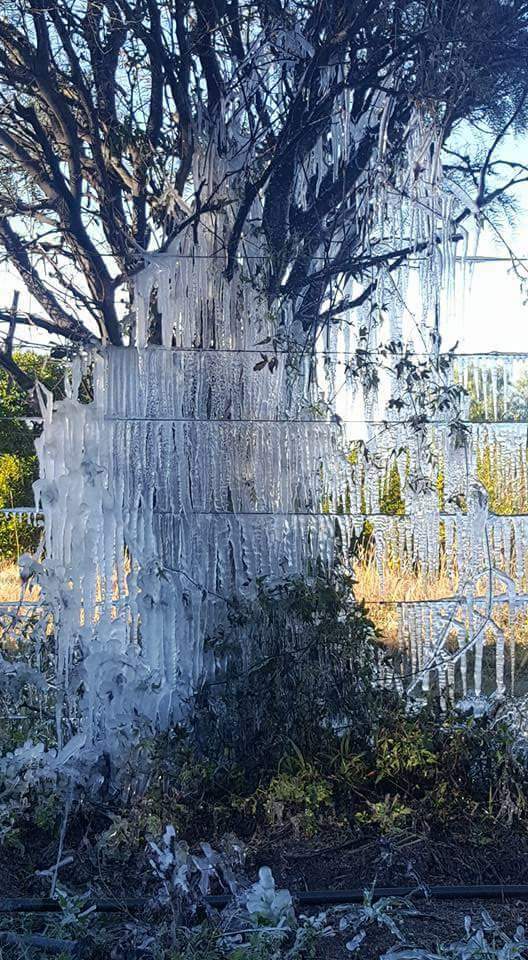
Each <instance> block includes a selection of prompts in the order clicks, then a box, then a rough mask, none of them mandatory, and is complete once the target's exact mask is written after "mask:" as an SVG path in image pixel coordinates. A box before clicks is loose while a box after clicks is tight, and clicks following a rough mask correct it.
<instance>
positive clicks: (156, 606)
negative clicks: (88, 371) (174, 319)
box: [36, 346, 352, 738]
mask: <svg viewBox="0 0 528 960" xmlns="http://www.w3.org/2000/svg"><path fill="white" fill-rule="evenodd" d="M259 357H260V354H259V353H258V352H256V351H254V352H251V351H245V350H241V351H234V350H219V351H213V350H207V351H192V350H168V349H165V348H163V347H156V346H149V347H147V348H143V349H136V348H108V349H106V350H105V351H104V352H103V353H102V354H100V355H98V356H94V357H92V358H87V359H88V363H90V364H93V383H94V388H93V389H94V398H93V401H92V402H90V403H82V402H80V400H79V398H78V391H79V385H80V378H81V371H80V368H79V366H77V369H76V371H74V375H73V382H72V386H71V389H70V396H69V397H67V398H66V399H65V400H63V401H61V402H59V403H57V404H56V406H55V408H52V405H51V398H50V397H47V398H44V427H43V432H42V436H41V437H40V439H39V440H38V441H37V448H38V454H39V460H40V480H39V482H38V484H37V486H36V492H37V497H38V500H39V502H40V504H41V508H42V511H43V513H44V517H45V529H46V565H45V566H46V582H45V584H44V590H45V594H46V597H47V600H48V602H50V603H51V604H52V606H53V607H54V613H55V620H56V648H57V659H58V669H59V673H60V676H61V677H62V679H63V682H64V684H65V686H66V688H67V690H69V692H70V694H71V696H72V697H74V696H76V695H77V694H78V692H79V690H81V693H80V696H81V701H82V702H81V705H80V714H81V716H82V717H83V718H84V721H83V722H84V729H85V734H86V736H89V737H90V738H96V737H99V736H103V735H104V736H106V737H108V736H109V735H111V731H112V730H115V729H117V728H119V727H120V725H123V724H125V717H126V716H127V715H128V716H129V717H130V715H131V711H132V710H133V711H135V713H136V714H137V715H138V716H141V715H145V716H146V717H148V718H149V719H150V720H152V721H157V722H160V723H161V724H166V723H168V722H169V721H170V720H177V719H180V718H181V716H182V714H183V713H184V712H185V710H186V708H187V700H188V698H189V697H190V696H191V695H192V693H193V691H194V690H195V689H196V686H197V685H198V683H199V681H200V678H201V677H202V676H203V675H204V673H205V674H209V675H211V674H212V673H214V669H215V658H216V657H217V653H216V648H215V643H214V640H215V638H218V637H219V636H221V633H222V628H223V627H224V625H225V623H226V619H227V613H228V610H229V604H230V602H231V601H232V599H233V598H234V597H239V598H240V597H244V596H251V595H252V593H253V592H254V590H255V586H256V581H257V578H259V577H263V576H271V577H272V578H278V577H292V576H296V575H301V574H307V573H309V572H310V570H311V569H312V570H313V568H314V566H315V564H316V563H320V562H322V563H323V564H325V565H327V566H330V565H331V564H332V560H333V552H334V543H335V516H334V515H333V514H332V513H331V512H327V513H325V512H324V511H323V498H325V503H326V509H328V502H329V499H330V500H331V501H337V500H339V499H341V500H342V498H343V496H344V492H345V487H347V486H348V485H349V483H350V476H349V464H348V462H347V460H346V458H345V457H344V455H343V449H342V440H341V431H340V428H339V425H338V423H336V421H335V420H332V419H329V418H327V419H326V420H321V418H320V416H319V418H318V417H317V416H316V415H315V413H314V404H313V402H312V401H313V398H312V397H311V395H310V390H311V388H310V385H309V379H310V378H309V377H306V378H304V377H303V373H302V370H299V369H297V370H296V371H295V372H294V373H292V372H291V370H290V371H289V370H288V369H287V357H286V355H285V354H284V355H278V356H277V357H276V360H275V362H274V364H273V365H272V367H271V368H270V366H269V365H267V364H266V365H264V366H262V367H261V368H260V369H255V366H256V365H257V366H258V361H259ZM306 381H308V383H307V382H306ZM351 529H352V528H351ZM345 536H346V531H345ZM81 678H82V682H80V680H81Z"/></svg>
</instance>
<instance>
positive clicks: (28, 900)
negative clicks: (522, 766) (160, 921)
mask: <svg viewBox="0 0 528 960" xmlns="http://www.w3.org/2000/svg"><path fill="white" fill-rule="evenodd" d="M292 897H293V899H294V900H295V901H296V902H297V903H298V904H299V905H300V906H303V907H323V906H336V905H339V904H347V903H363V900H364V899H365V888H363V887H356V888H354V889H352V890H300V891H297V892H292ZM372 897H373V899H374V900H381V899H382V897H399V898H408V897H413V898H418V899H420V900H428V899H429V898H430V899H432V900H528V884H524V883H504V884H503V883H492V884H469V885H465V884H461V885H459V884H457V885H449V884H448V885H446V886H442V885H432V886H429V887H375V889H374V890H373V892H372ZM204 899H205V902H206V903H207V904H208V905H209V906H210V907H216V908H219V909H221V908H222V907H225V906H227V905H228V903H229V902H230V901H231V899H232V898H231V897H230V896H226V895H223V894H222V895H219V896H209V897H205V898H204ZM149 902H150V901H149V899H148V898H147V897H123V899H119V898H118V897H116V898H115V899H114V900H94V901H93V904H90V903H87V904H86V907H87V908H88V907H89V906H91V905H93V906H94V907H95V908H96V911H97V912H98V913H122V912H125V911H130V912H134V911H137V910H141V909H143V908H144V907H146V906H147V905H148V904H149ZM59 911H60V904H59V903H58V901H57V900H50V899H46V898H41V897H4V898H0V914H11V913H58V912H59Z"/></svg>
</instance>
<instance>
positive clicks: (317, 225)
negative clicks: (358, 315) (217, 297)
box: [0, 0, 528, 374]
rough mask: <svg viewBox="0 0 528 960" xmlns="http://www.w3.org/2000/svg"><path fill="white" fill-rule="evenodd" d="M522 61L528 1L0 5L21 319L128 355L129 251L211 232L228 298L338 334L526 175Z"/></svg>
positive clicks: (6, 234) (58, 1)
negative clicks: (236, 296) (250, 291)
mask: <svg viewBox="0 0 528 960" xmlns="http://www.w3.org/2000/svg"><path fill="white" fill-rule="evenodd" d="M527 55H528V0H250V2H246V3H243V2H239V0H192V2H191V0H67V2H66V0H7V2H6V4H5V5H4V8H3V13H2V15H1V17H0V246H1V248H2V250H3V253H4V256H5V258H7V259H8V260H9V261H10V263H11V264H13V265H14V266H15V267H16V269H17V271H18V273H19V274H20V276H21V278H22V280H23V282H24V284H25V285H26V287H27V289H28V290H29V291H30V292H31V294H32V295H33V297H34V298H35V299H36V301H37V302H38V304H39V305H40V308H41V309H39V310H36V311H35V312H34V313H32V314H20V313H19V314H18V316H17V323H23V324H36V325H38V326H39V327H41V328H44V329H46V330H48V331H49V332H50V333H55V334H61V335H63V336H65V337H66V338H68V339H70V340H72V341H75V342H77V343H85V342H88V341H92V340H96V339H98V338H100V339H102V340H103V341H110V342H111V343H115V344H119V343H121V342H123V337H126V331H127V329H128V327H127V325H128V323H129V313H130V306H131V304H130V296H131V295H130V284H129V279H130V277H131V276H133V275H134V274H135V273H136V272H137V271H138V270H139V269H140V268H141V267H142V265H143V263H144V262H145V251H161V252H163V251H165V252H167V251H168V250H170V249H173V245H174V243H175V241H177V240H178V238H181V237H182V236H184V235H185V236H186V237H188V238H190V239H189V240H188V244H189V243H190V244H191V247H192V242H193V238H194V240H195V241H196V245H197V247H198V246H199V240H198V230H197V226H198V225H199V224H203V223H204V222H205V220H204V218H207V217H209V220H207V224H209V225H210V224H211V223H213V227H212V228H211V227H210V226H208V229H213V231H214V232H215V236H214V250H215V256H217V257H218V258H220V259H221V261H222V269H223V271H224V276H225V279H226V282H229V281H230V279H231V278H232V277H233V275H234V274H235V273H236V272H237V271H239V272H241V271H245V273H246V275H247V276H248V277H249V279H250V282H252V283H253V284H254V285H255V286H256V287H258V289H259V291H260V292H261V293H262V298H263V302H265V303H266V304H267V307H268V308H269V306H270V304H273V303H276V302H287V303H288V304H289V305H290V309H291V310H292V311H293V314H294V317H295V319H296V321H297V322H298V323H299V325H300V326H301V327H302V329H304V330H306V331H312V332H313V331H315V330H316V329H317V328H318V326H320V325H321V324H324V323H327V322H329V321H331V320H336V319H339V317H341V316H342V315H343V311H344V310H345V309H347V308H350V307H351V306H352V307H353V306H354V305H356V304H357V303H360V302H363V301H364V300H365V298H366V297H367V296H369V295H371V294H372V292H373V291H374V290H375V288H376V285H377V283H378V281H379V276H380V270H383V271H385V272H386V271H391V270H395V269H396V268H397V267H399V265H400V264H402V263H403V262H404V261H405V260H406V258H407V257H409V256H410V255H416V253H417V251H418V252H419V251H420V250H422V251H424V253H425V255H427V254H429V253H430V251H431V249H432V248H434V247H441V246H442V245H444V246H445V244H446V242H447V243H456V242H457V241H459V240H461V239H463V237H464V229H463V223H464V220H465V219H467V218H468V217H469V216H473V217H476V218H477V219H479V218H480V219H482V218H483V217H484V216H487V215H488V214H487V212H486V211H488V210H490V209H492V207H493V204H496V203H497V201H498V200H500V199H501V198H503V197H504V196H505V195H506V193H507V191H508V190H509V189H510V188H511V187H512V186H513V187H514V186H515V185H516V184H517V183H519V182H521V181H522V180H524V179H526V172H527V171H526V167H525V166H523V164H522V163H519V162H518V161H517V160H516V159H515V158H512V159H511V160H510V159H505V158H504V153H503V152H501V148H502V144H503V140H504V138H505V137H506V136H507V134H508V133H509V132H512V131H514V130H520V129H523V128H524V125H525V123H526V117H527V110H526V99H527V93H528V75H527V71H526V62H527ZM462 125H468V126H467V129H468V130H471V129H472V130H473V131H476V132H478V146H477V145H476V144H477V138H476V137H475V139H474V140H473V138H472V134H471V133H469V134H468V133H467V131H466V133H465V134H464V137H462V141H461V139H460V137H457V131H458V130H460V129H461V126H462ZM460 142H463V144H464V146H463V149H460V147H459V148H458V149H457V148H456V146H453V144H456V143H460ZM466 143H469V144H470V145H471V144H472V143H474V145H475V149H470V148H469V147H467V146H466ZM446 146H447V148H448V149H447V151H445V152H444V153H443V156H442V160H443V163H441V162H440V160H441V153H440V151H441V150H442V148H445V147H446ZM446 198H447V201H446ZM446 203H447V205H446ZM401 209H405V210H407V214H406V217H405V218H403V219H402V218H401V215H400V211H401ZM410 210H411V213H409V211H410ZM397 215H400V221H399V226H398V224H397ZM211 216H212V218H213V219H212V220H211ZM219 224H221V226H219ZM417 225H418V226H417ZM171 245H172V246H171ZM189 249H190V248H189V245H188V246H187V250H189ZM197 253H199V250H198V249H197ZM208 255H210V253H209V254H208ZM351 279H352V280H354V281H356V282H359V284H360V285H363V286H362V289H361V290H360V291H359V292H358V290H357V288H354V292H353V293H351V290H352V287H351V286H350V283H349V282H348V281H350V280H351ZM132 306H133V305H132ZM0 316H3V318H4V319H9V312H8V311H6V310H4V311H3V314H1V315H0ZM0 360H1V361H2V362H3V364H4V366H6V367H8V368H10V369H11V372H14V373H15V374H16V373H17V370H16V365H15V364H14V363H13V361H12V358H11V355H10V345H9V344H8V345H7V346H6V349H5V350H4V352H3V354H2V356H1V357H0Z"/></svg>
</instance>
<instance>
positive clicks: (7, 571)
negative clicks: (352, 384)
mask: <svg viewBox="0 0 528 960" xmlns="http://www.w3.org/2000/svg"><path fill="white" fill-rule="evenodd" d="M21 587H22V581H21V579H20V574H19V572H18V565H17V564H16V563H6V564H3V565H0V603H16V601H17V600H20V590H21ZM37 598H38V588H34V589H33V590H31V591H30V592H28V593H26V594H25V595H24V599H25V600H36V599H37Z"/></svg>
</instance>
